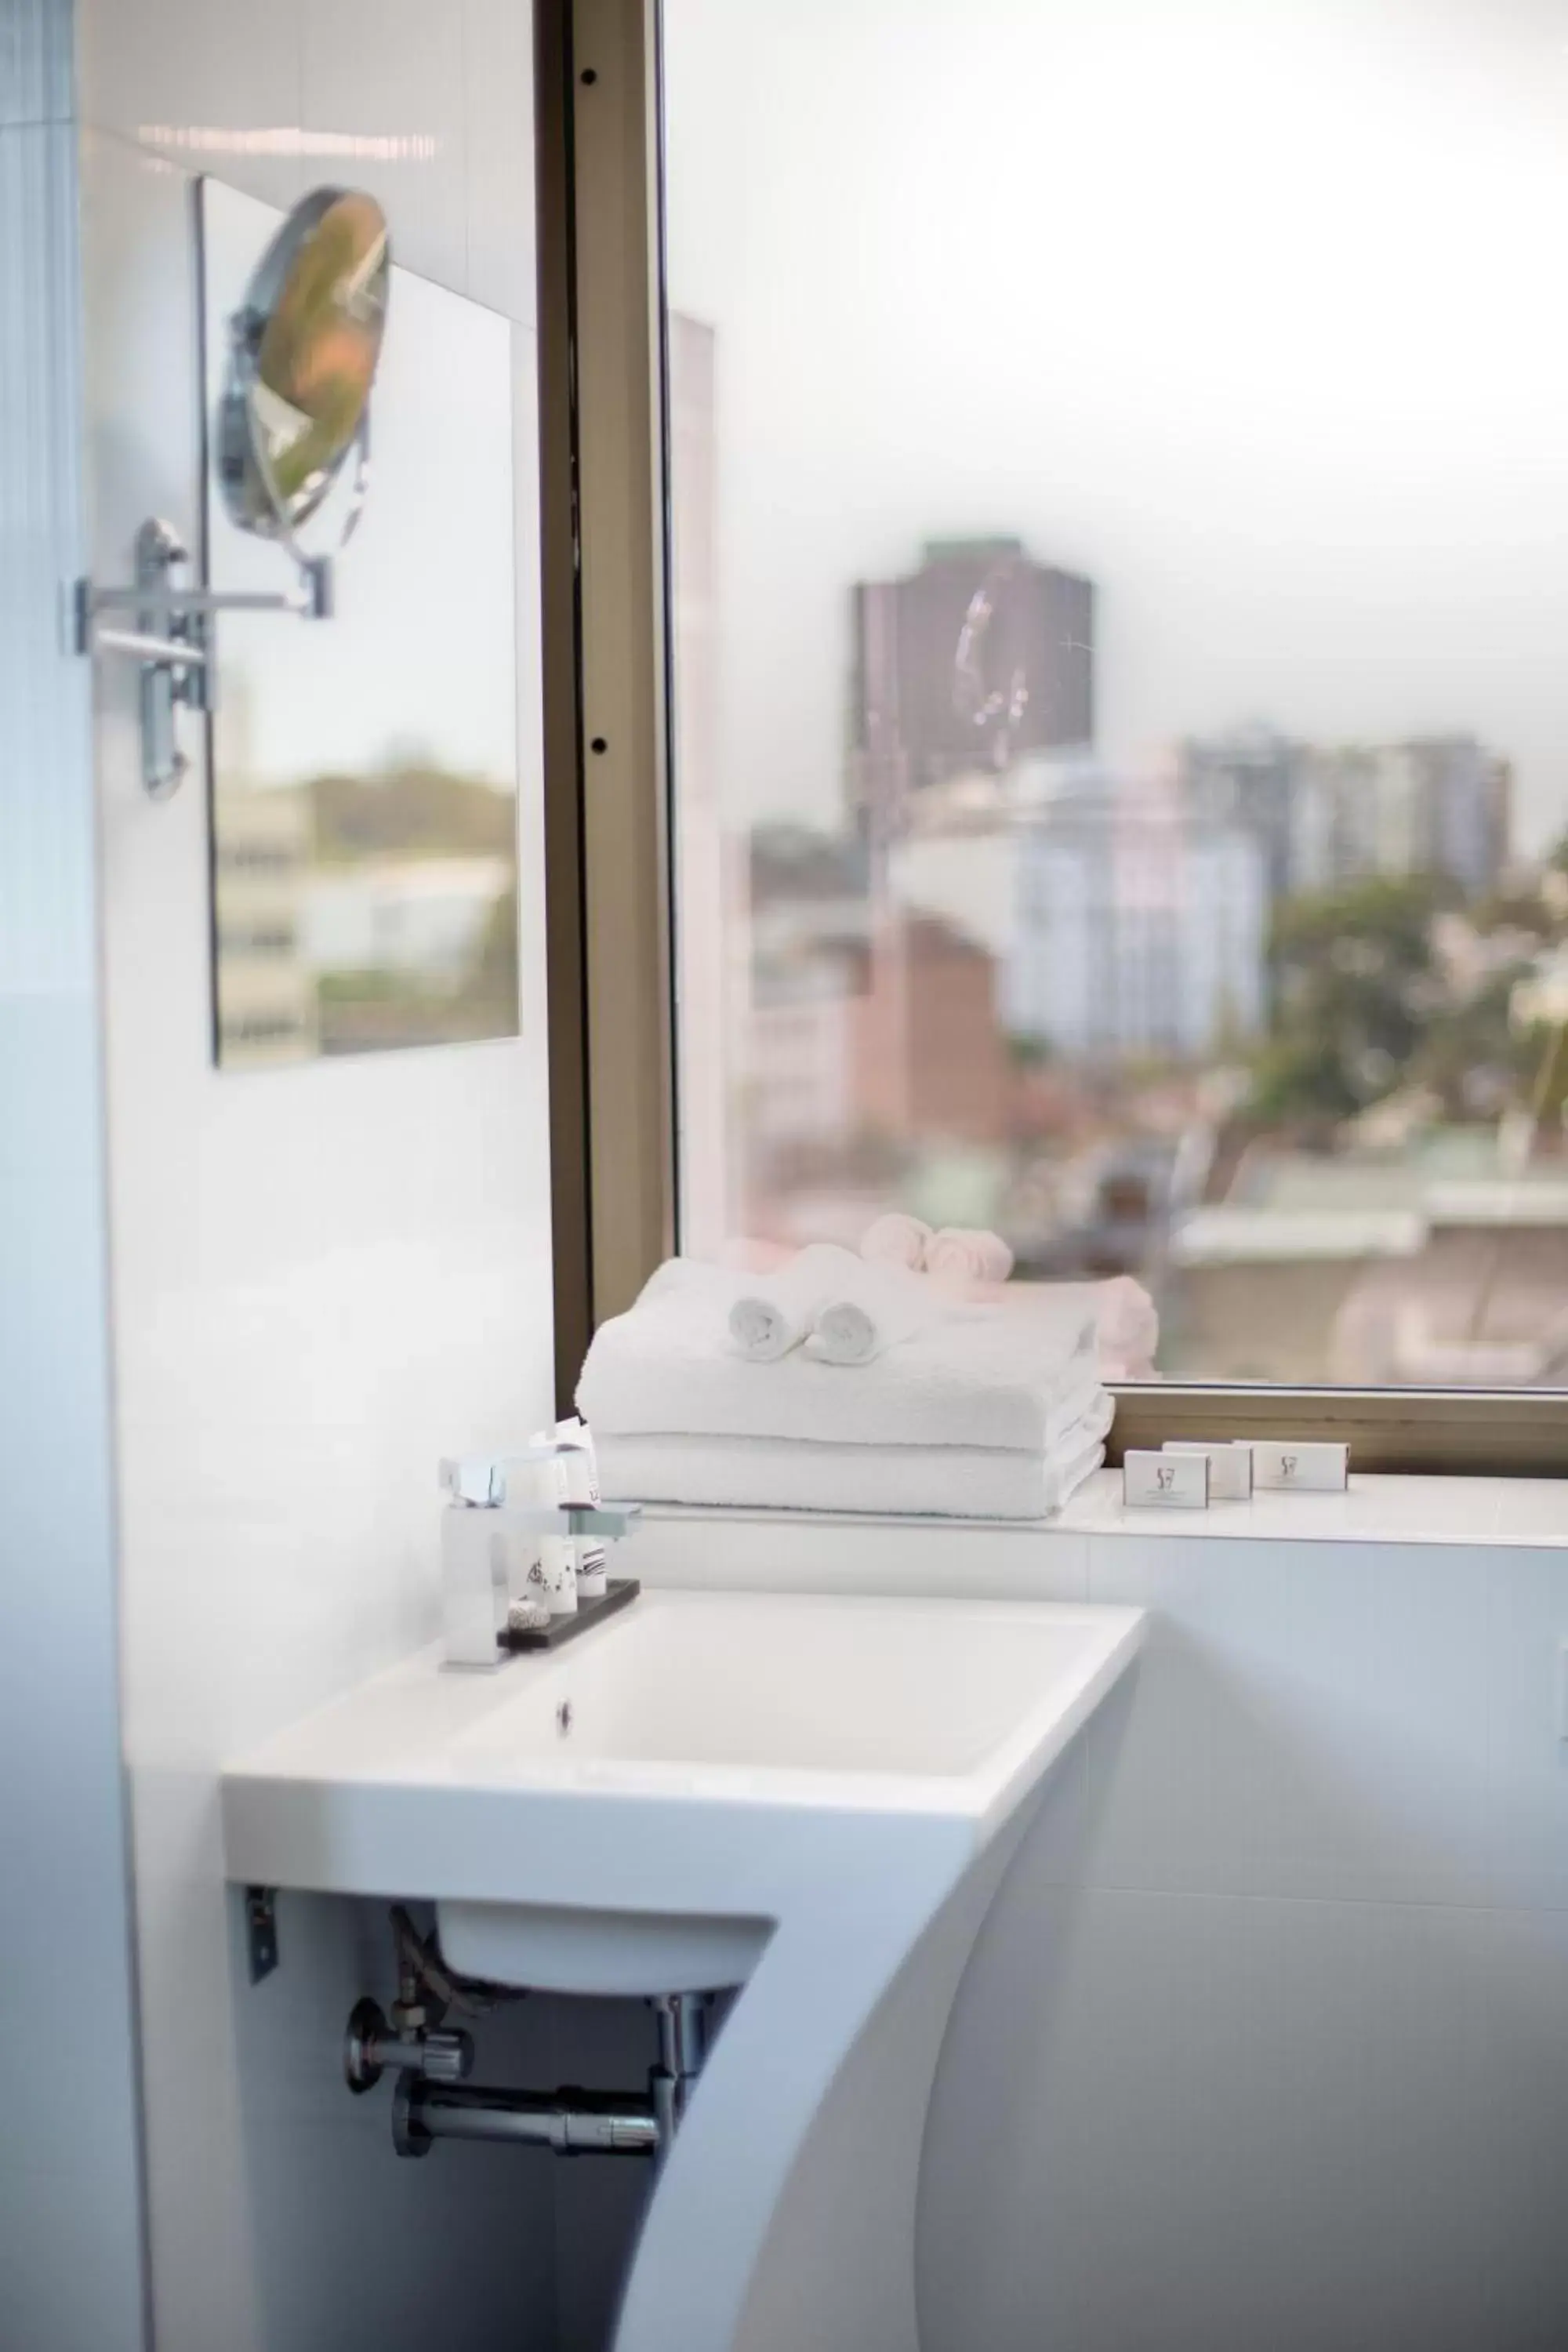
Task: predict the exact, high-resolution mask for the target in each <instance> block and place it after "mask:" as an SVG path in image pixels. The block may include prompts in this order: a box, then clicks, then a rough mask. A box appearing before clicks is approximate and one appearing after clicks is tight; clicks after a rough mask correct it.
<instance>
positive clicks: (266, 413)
mask: <svg viewBox="0 0 1568 2352" xmlns="http://www.w3.org/2000/svg"><path fill="white" fill-rule="evenodd" d="M390 276H391V256H390V248H389V245H388V239H387V228H386V217H385V215H384V213H383V211H382V209H381V206H380V205H378V204H377V203H376V201H375V199H374V196H367V195H363V194H360V193H358V192H356V191H353V190H345V189H342V188H317V189H316V190H314V191H313V192H312V194H310V195H308V196H305V197H303V198H302V199H301V200H300V203H299V204H298V205H295V207H294V209H293V211H292V212H291V213H290V214H289V217H288V218H287V220H286V221H285V222H284V223H283V225H282V226H281V227H280V228H279V231H278V233H277V235H276V236H274V237H273V238H272V240H271V242H270V243H269V244H268V247H267V250H266V252H265V253H264V254H263V255H262V257H261V259H260V261H259V262H258V264H257V267H256V269H255V272H254V274H253V276H252V278H251V279H250V283H249V285H248V286H247V289H246V294H245V299H244V301H243V303H242V304H241V305H240V306H239V308H238V309H237V310H236V311H235V312H234V315H233V320H232V337H233V341H232V345H231V350H230V355H229V373H228V380H227V383H226V387H225V391H224V397H223V402H222V405H221V408H220V411H219V453H218V470H219V478H220V480H221V481H222V484H223V490H224V498H225V501H226V505H227V507H228V510H229V513H230V514H231V515H232V516H233V518H234V520H235V521H236V522H237V523H238V524H239V525H240V527H241V529H242V530H252V531H256V532H257V533H258V534H259V535H260V536H261V537H262V538H266V539H270V538H278V537H281V538H284V539H286V540H289V541H292V539H293V535H294V533H295V531H296V530H298V529H299V527H300V524H301V523H304V522H307V521H309V520H310V517H311V516H312V515H313V514H314V513H315V512H316V510H317V509H318V508H319V507H320V506H321V502H322V500H323V499H325V497H326V495H327V492H328V491H329V490H330V489H331V486H332V483H333V482H334V480H335V479H336V478H337V476H338V473H339V471H340V470H341V468H342V466H343V463H344V461H345V460H346V459H347V457H349V455H350V453H351V452H352V451H353V450H355V449H356V448H357V450H358V452H359V468H360V471H361V474H362V476H363V466H364V461H365V457H366V453H367V450H368V443H369V426H370V394H371V386H372V384H373V383H374V379H375V372H376V366H377V363H378V362H379V361H380V358H381V343H382V335H383V332H384V328H385V323H386V299H387V289H388V282H389V279H390ZM361 487H363V482H362V485H361ZM357 512H358V496H357V493H356V497H355V499H354V502H353V507H352V508H351V509H350V511H349V513H348V515H347V517H346V518H345V523H344V527H343V528H342V531H341V534H340V536H341V537H342V538H346V536H347V533H348V530H351V529H352V528H353V520H354V519H355V518H356V517H357Z"/></svg>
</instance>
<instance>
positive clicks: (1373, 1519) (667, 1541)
mask: <svg viewBox="0 0 1568 2352" xmlns="http://www.w3.org/2000/svg"><path fill="white" fill-rule="evenodd" d="M698 1528H701V1529H702V1530H703V1535H702V1538H701V1539H700V1549H701V1551H702V1553H703V1554H704V1556H705V1559H707V1558H711V1556H712V1549H711V1548H712V1543H713V1537H714V1534H715V1532H716V1531H717V1530H720V1529H723V1528H733V1529H735V1530H736V1531H737V1533H738V1531H739V1530H740V1529H742V1528H745V1529H746V1530H747V1531H748V1532H747V1536H746V1538H745V1542H744V1547H743V1548H744V1549H745V1550H746V1551H747V1552H748V1553H752V1552H754V1549H755V1547H756V1543H757V1536H756V1530H758V1529H759V1528H768V1529H772V1530H773V1537H774V1540H775V1541H778V1542H781V1543H783V1544H784V1545H787V1547H788V1549H790V1550H791V1551H792V1552H793V1551H794V1550H795V1546H796V1544H797V1543H798V1542H799V1541H800V1540H801V1539H803V1538H809V1537H810V1536H811V1535H812V1533H813V1532H814V1531H820V1530H825V1529H828V1528H837V1529H839V1530H844V1531H853V1530H854V1529H857V1528H867V1529H869V1528H876V1529H879V1530H881V1529H888V1528H897V1529H899V1530H900V1531H901V1533H902V1534H903V1535H904V1536H905V1537H906V1538H909V1539H910V1541H911V1542H914V1543H916V1544H918V1545H919V1547H920V1548H921V1549H926V1548H927V1546H929V1545H931V1544H933V1543H938V1542H942V1541H943V1539H947V1540H951V1539H952V1538H953V1537H954V1536H961V1537H962V1538H963V1541H964V1542H965V1544H966V1545H967V1544H969V1543H972V1542H973V1540H974V1539H975V1538H977V1537H980V1536H988V1537H991V1538H994V1540H995V1541H996V1542H997V1543H998V1544H1000V1545H1006V1546H1008V1547H1011V1546H1013V1545H1016V1544H1019V1543H1028V1544H1038V1543H1040V1542H1041V1541H1042V1539H1043V1540H1045V1541H1047V1542H1052V1541H1054V1540H1057V1539H1070V1540H1075V1541H1081V1539H1082V1538H1084V1537H1086V1536H1093V1537H1095V1538H1101V1539H1103V1538H1114V1537H1127V1536H1135V1537H1140V1538H1143V1539H1144V1540H1145V1541H1147V1539H1148V1538H1150V1537H1152V1536H1153V1537H1158V1538H1161V1539H1162V1540H1166V1541H1169V1540H1181V1539H1183V1538H1186V1539H1188V1540H1194V1539H1195V1540H1200V1541H1203V1542H1205V1543H1208V1542H1218V1541H1225V1540H1232V1541H1237V1540H1239V1541H1242V1542H1253V1543H1256V1542H1258V1541H1259V1540H1266V1539H1271V1540H1274V1541H1277V1542H1280V1543H1354V1544H1458V1545H1490V1546H1495V1547H1496V1548H1498V1549H1509V1550H1519V1551H1537V1550H1565V1549H1568V1477H1564V1478H1562V1479H1557V1478H1436V1477H1429V1476H1419V1477H1415V1476H1410V1477H1393V1476H1375V1477H1374V1476H1362V1477H1357V1476H1356V1475H1354V1474H1353V1473H1352V1477H1351V1483H1350V1486H1349V1488H1348V1489H1347V1491H1346V1492H1345V1493H1343V1494H1338V1495H1273V1494H1269V1495H1258V1496H1254V1497H1253V1499H1252V1501H1251V1502H1249V1503H1215V1504H1212V1505H1211V1506H1210V1507H1209V1508H1208V1509H1207V1510H1206V1511H1173V1510H1127V1509H1124V1508H1123V1506H1122V1502H1121V1472H1120V1471H1119V1470H1102V1471H1100V1473H1099V1474H1098V1475H1096V1476H1095V1477H1093V1478H1091V1479H1090V1480H1089V1484H1088V1485H1087V1486H1084V1487H1083V1488H1082V1489H1081V1491H1080V1492H1079V1494H1077V1495H1075V1496H1074V1497H1073V1499H1072V1501H1071V1502H1070V1503H1069V1504H1068V1506H1067V1508H1066V1509H1065V1510H1063V1511H1061V1512H1058V1514H1057V1516H1056V1517H1054V1518H1049V1519H1031V1520H1016V1519H1015V1520H1005V1519H962V1520H960V1519H897V1518H881V1517H878V1518H872V1517H856V1516H853V1515H851V1514H847V1513H842V1512H834V1513H830V1512H822V1513H815V1512H812V1513H807V1512H799V1511H760V1510H758V1511H743V1510H702V1509H698V1508H695V1507H690V1508H687V1507H676V1506H673V1505H665V1504H660V1505H650V1506H649V1507H648V1508H647V1514H646V1519H645V1532H644V1534H643V1535H642V1536H641V1537H640V1538H638V1541H637V1544H636V1546H635V1547H634V1549H636V1551H637V1553H638V1554H639V1556H640V1557H639V1560H638V1561H637V1562H634V1561H633V1560H632V1559H631V1558H630V1555H629V1554H628V1556H627V1559H626V1570H627V1572H628V1573H635V1572H636V1571H637V1567H638V1566H640V1560H641V1559H647V1561H648V1563H649V1566H650V1568H652V1566H653V1564H654V1562H655V1560H656V1559H657V1560H658V1562H659V1563H661V1564H662V1563H663V1562H665V1561H667V1560H670V1559H672V1558H673V1557H674V1555H675V1554H676V1552H677V1551H678V1550H679V1549H680V1547H681V1546H682V1544H683V1542H684V1543H685V1544H689V1543H690V1541H691V1538H692V1536H693V1535H694V1533H695V1531H696V1530H697V1529H698ZM683 1529H684V1530H685V1531H686V1532H685V1535H684V1538H683V1537H682V1535H681V1533H680V1530H683ZM664 1580H665V1581H673V1580H675V1579H673V1578H670V1577H668V1576H667V1577H665V1578H664Z"/></svg>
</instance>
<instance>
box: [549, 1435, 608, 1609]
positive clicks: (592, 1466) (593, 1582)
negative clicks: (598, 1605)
mask: <svg viewBox="0 0 1568 2352" xmlns="http://www.w3.org/2000/svg"><path fill="white" fill-rule="evenodd" d="M555 1434H556V1436H557V1438H561V1439H564V1440H565V1441H567V1442H568V1443H569V1444H570V1445H571V1447H572V1452H571V1453H570V1454H565V1455H563V1457H562V1458H563V1461H564V1463H565V1465H566V1482H567V1486H568V1487H569V1489H570V1500H571V1501H573V1502H574V1503H591V1504H593V1505H595V1507H596V1506H597V1504H598V1500H599V1465H598V1463H597V1462H596V1461H595V1456H594V1433H593V1431H592V1430H591V1429H590V1428H589V1426H588V1424H587V1423H586V1422H585V1421H582V1420H579V1419H578V1418H577V1417H576V1416H575V1415H574V1416H573V1418H572V1419H571V1420H570V1421H562V1422H557V1423H556V1425H555ZM608 1582H609V1579H608V1577H607V1575H606V1572H605V1547H604V1545H603V1544H602V1543H600V1542H598V1541H597V1540H596V1539H595V1538H594V1537H593V1536H587V1537H584V1538H580V1539H579V1542H578V1545H577V1597H578V1599H579V1600H581V1601H602V1600H603V1599H604V1597H605V1591H606V1590H607V1588H608Z"/></svg>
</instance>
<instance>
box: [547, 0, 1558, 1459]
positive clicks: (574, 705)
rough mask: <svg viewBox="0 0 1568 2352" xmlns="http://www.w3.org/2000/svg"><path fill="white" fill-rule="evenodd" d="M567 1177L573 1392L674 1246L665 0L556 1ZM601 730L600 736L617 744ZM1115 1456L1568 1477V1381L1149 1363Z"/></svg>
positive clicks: (555, 455) (558, 920)
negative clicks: (1210, 1447) (1234, 1446)
mask: <svg viewBox="0 0 1568 2352" xmlns="http://www.w3.org/2000/svg"><path fill="white" fill-rule="evenodd" d="M534 22H535V65H536V74H535V110H536V124H535V128H536V155H537V172H538V200H539V201H538V225H539V230H538V233H539V351H540V409H541V452H540V454H541V465H542V552H541V561H542V615H543V637H544V760H545V808H546V856H547V866H548V874H547V901H548V922H549V933H550V940H549V970H550V1068H551V1146H552V1207H553V1216H554V1259H555V1332H556V1361H557V1384H558V1390H559V1391H560V1394H561V1398H562V1410H563V1411H565V1410H569V1409H570V1395H571V1390H572V1387H573V1384H574V1381H575V1377H576V1372H577V1370H578V1367H579V1366H580V1364H581V1362H582V1359H583V1355H584V1350H585V1349H586V1346H587V1343H588V1340H589V1339H590V1338H591V1337H592V1334H593V1331H594V1329H595V1327H596V1325H597V1324H598V1323H599V1322H600V1321H602V1320H603V1319H605V1317H607V1316H610V1315H614V1314H617V1313H619V1312H621V1311H622V1310H623V1309H624V1308H625V1307H627V1306H629V1305H630V1304H631V1301H632V1300H633V1298H634V1297H636V1296H637V1291H638V1289H639V1288H640V1287H641V1285H642V1283H643V1282H644V1281H645V1280H646V1279H647V1276H648V1275H649V1274H650V1273H651V1272H652V1271H653V1269H654V1267H655V1266H656V1265H658V1263H659V1262H660V1260H661V1259H662V1258H664V1257H665V1256H667V1255H668V1254H669V1253H670V1251H671V1250H672V1249H674V1248H675V1246H676V1245H677V1234H678V1225H679V1216H678V1197H679V1170H678V1166H677V1136H678V1121H677V1115H676V1102H677V1076H678V1074H677V1055H678V1052H679V1024H678V1021H677V1017H676V1014H677V1008H676V1004H675V980H674V974H675V969H676V966H675V961H674V954H673V943H674V936H675V926H676V923H677V921H678V919H679V909H678V908H677V907H676V906H675V903H674V894H673V859H672V840H673V834H674V816H673V809H672V802H671V793H672V788H673V774H672V764H673V763H672V755H671V743H670V726H669V714H670V703H671V688H670V660H671V649H670V646H669V642H668V627H667V612H668V579H669V545H668V515H667V511H666V500H665V497H664V485H665V480H666V474H667V466H668V435H667V425H666V364H665V341H664V287H663V277H662V244H663V235H662V231H663V217H662V152H661V130H660V76H659V13H658V0H536V7H535V17H534ZM597 745H602V746H603V747H604V748H603V749H602V750H601V749H597V748H595V746H597ZM1113 1394H1114V1396H1115V1399H1116V1422H1115V1426H1114V1429H1113V1433H1112V1436H1111V1440H1110V1447H1109V1458H1110V1461H1111V1462H1112V1463H1116V1462H1119V1461H1120V1460H1121V1456H1122V1454H1123V1453H1124V1452H1125V1451H1127V1450H1129V1449H1131V1448H1136V1447H1141V1446H1158V1445H1160V1444H1163V1442H1164V1440H1165V1439H1166V1438H1176V1437H1181V1438H1189V1439H1191V1438H1198V1439H1203V1438H1208V1439H1214V1440H1216V1441H1217V1440H1221V1439H1224V1438H1229V1437H1247V1436H1251V1437H1257V1438H1260V1439H1261V1438H1274V1439H1279V1438H1281V1437H1285V1436H1290V1437H1294V1438H1300V1439H1308V1438H1330V1439H1338V1440H1342V1441H1344V1442H1346V1443H1348V1444H1350V1446H1351V1448H1352V1459H1353V1462H1354V1465H1355V1466H1356V1467H1357V1468H1358V1469H1362V1470H1369V1471H1384V1472H1411V1473H1426V1474H1428V1475H1430V1474H1433V1473H1438V1472H1441V1473H1443V1474H1447V1475H1472V1476H1476V1475H1492V1476H1511V1477H1561V1476H1563V1475H1565V1474H1568V1390H1548V1389H1514V1390H1472V1389H1409V1388H1397V1389H1396V1388H1389V1389H1337V1388H1325V1387H1286V1386H1279V1387H1274V1386H1265V1385H1262V1384H1245V1385H1244V1384H1238V1385H1236V1386H1227V1385H1224V1384H1220V1383H1215V1382H1178V1381H1152V1382H1138V1383H1134V1384H1129V1385H1124V1386H1118V1387H1117V1388H1115V1389H1114V1391H1113Z"/></svg>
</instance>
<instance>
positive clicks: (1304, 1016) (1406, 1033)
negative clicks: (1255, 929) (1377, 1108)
mask: <svg viewBox="0 0 1568 2352" xmlns="http://www.w3.org/2000/svg"><path fill="white" fill-rule="evenodd" d="M1453 897H1454V892H1453V889H1452V887H1451V886H1450V885H1448V884H1447V883H1446V882H1444V881H1443V880H1441V879H1440V878H1438V877H1431V876H1426V875H1421V876H1412V877H1387V876H1384V875H1373V876H1368V877H1365V878H1363V879H1362V880H1360V881H1356V882H1350V883H1346V884H1344V885H1342V887H1339V888H1337V889H1333V890H1322V891H1312V892H1310V893H1303V894H1302V895H1301V896H1300V897H1298V898H1287V899H1285V900H1283V901H1281V903H1280V905H1279V908H1277V909H1276V911H1275V917H1274V923H1273V929H1272V934H1271V938H1270V942H1269V952H1270V961H1271V963H1272V967H1273V973H1274V983H1275V1005H1276V1016H1275V1025H1274V1031H1273V1034H1272V1035H1271V1036H1270V1037H1269V1039H1268V1043H1267V1044H1266V1045H1264V1046H1263V1048H1262V1049H1261V1051H1260V1052H1259V1054H1258V1056H1257V1059H1256V1061H1255V1063H1254V1066H1253V1085H1252V1100H1251V1105H1250V1108H1251V1110H1252V1113H1253V1115H1254V1116H1255V1117H1257V1118H1260V1119H1264V1120H1267V1121H1268V1122H1271V1123H1275V1124H1281V1125H1283V1124H1292V1123H1300V1124H1304V1125H1307V1126H1309V1127H1321V1128H1329V1127H1332V1126H1337V1125H1338V1124H1339V1123H1340V1122H1341V1121H1342V1120H1343V1119H1346V1118H1354V1117H1355V1115H1356V1113H1357V1112H1358V1111H1362V1110H1365V1109H1366V1108H1367V1107H1368V1106H1369V1105H1370V1104H1372V1103H1374V1102H1378V1101H1381V1099H1382V1098H1383V1097H1384V1096H1385V1095H1387V1094H1390V1093H1392V1092H1393V1090H1394V1088H1395V1087H1398V1086H1400V1085H1401V1084H1403V1083H1404V1082H1405V1081H1406V1080H1407V1079H1408V1078H1409V1077H1410V1076H1411V1075H1412V1073H1413V1071H1414V1069H1415V1065H1416V1063H1417V1061H1418V1059H1419V1058H1420V1055H1421V1052H1422V1048H1423V1047H1424V1045H1425V1044H1426V1038H1427V1034H1428V1031H1429V1029H1430V1026H1431V1024H1432V1023H1433V1021H1434V1019H1435V1018H1436V1017H1437V1015H1438V1014H1439V1013H1440V1012H1441V1010H1442V1008H1443V1004H1444V1002H1445V996H1446V990H1445V986H1444V981H1443V976H1442V973H1441V971H1440V970H1439V969H1438V965H1437V961H1436V955H1435V952H1434V949H1433V944H1432V921H1433V918H1434V916H1435V915H1436V913H1437V912H1438V911H1439V909H1440V908H1443V907H1444V906H1446V905H1448V904H1451V903H1452V900H1453Z"/></svg>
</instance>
